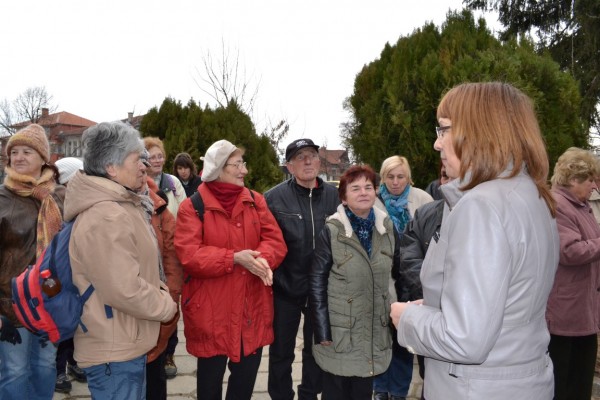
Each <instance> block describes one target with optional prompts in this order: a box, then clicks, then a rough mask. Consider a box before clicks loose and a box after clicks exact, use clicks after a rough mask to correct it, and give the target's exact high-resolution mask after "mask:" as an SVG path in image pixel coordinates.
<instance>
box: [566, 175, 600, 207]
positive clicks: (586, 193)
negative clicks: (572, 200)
mask: <svg viewBox="0 0 600 400" xmlns="http://www.w3.org/2000/svg"><path fill="white" fill-rule="evenodd" d="M569 183H570V184H571V186H569V187H568V188H567V189H568V190H569V192H571V194H573V196H575V197H576V198H577V199H578V200H579V201H581V202H582V203H585V202H586V201H588V200H589V199H590V196H591V195H592V192H593V191H594V190H595V189H598V185H597V184H596V180H595V179H594V177H589V178H587V179H584V180H583V181H581V182H579V180H577V179H575V178H573V179H571V180H570V181H569Z"/></svg>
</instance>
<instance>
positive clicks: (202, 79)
mask: <svg viewBox="0 0 600 400" xmlns="http://www.w3.org/2000/svg"><path fill="white" fill-rule="evenodd" d="M202 64H203V68H204V70H203V71H200V70H199V69H198V68H196V72H197V74H198V77H197V78H194V81H195V83H196V85H197V86H198V88H199V89H200V90H201V91H202V92H204V93H206V94H207V95H208V96H210V98H211V99H213V100H214V101H215V102H216V104H217V105H218V106H220V107H227V105H228V104H229V103H230V102H232V101H235V102H236V103H237V105H238V106H239V107H240V109H241V110H242V111H243V112H245V113H246V114H248V115H249V116H250V117H251V118H252V116H253V112H254V105H255V102H256V99H257V97H258V91H259V87H260V79H259V81H258V82H256V83H255V82H254V81H253V79H252V77H251V76H250V77H248V76H247V74H246V70H245V69H243V71H242V70H241V67H240V54H239V51H238V50H236V51H235V52H234V53H233V54H232V52H231V51H230V50H229V49H228V48H227V47H226V46H225V43H224V42H223V41H222V42H221V59H220V60H214V59H213V56H212V54H211V53H210V51H207V52H206V54H205V55H204V56H203V57H202Z"/></svg>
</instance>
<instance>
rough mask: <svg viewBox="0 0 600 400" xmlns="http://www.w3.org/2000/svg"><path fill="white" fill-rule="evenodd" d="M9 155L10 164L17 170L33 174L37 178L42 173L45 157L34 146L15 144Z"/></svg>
mask: <svg viewBox="0 0 600 400" xmlns="http://www.w3.org/2000/svg"><path fill="white" fill-rule="evenodd" d="M9 157H10V166H11V168H12V169H13V170H14V171H15V172H17V173H19V174H21V175H27V176H31V177H32V178H35V179H37V178H39V177H40V175H42V166H43V165H44V159H43V158H42V156H40V153H38V152H37V151H35V150H34V149H33V148H31V147H29V146H13V147H12V148H11V149H10V154H9Z"/></svg>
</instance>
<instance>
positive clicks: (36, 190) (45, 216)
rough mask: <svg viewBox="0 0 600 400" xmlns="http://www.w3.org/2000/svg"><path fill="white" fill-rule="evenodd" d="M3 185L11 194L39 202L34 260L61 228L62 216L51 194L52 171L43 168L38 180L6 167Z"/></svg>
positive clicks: (52, 184)
mask: <svg viewBox="0 0 600 400" xmlns="http://www.w3.org/2000/svg"><path fill="white" fill-rule="evenodd" d="M4 185H5V186H6V188H7V189H9V190H10V191H11V192H13V193H15V194H16V195H18V196H21V197H33V198H34V199H37V200H39V201H40V202H41V205H40V209H39V211H38V215H37V229H36V237H37V239H36V240H37V242H36V250H35V254H36V258H37V257H39V256H40V255H41V254H42V252H43V251H44V249H45V248H46V246H48V244H49V243H50V241H51V240H52V238H53V237H54V235H56V234H57V233H58V231H59V230H60V228H61V226H62V222H63V219H62V214H61V212H60V208H59V207H58V204H56V201H55V200H54V197H52V193H54V188H55V187H56V182H55V181H54V171H53V170H52V169H51V168H43V169H42V176H40V178H39V179H35V178H32V177H31V176H29V175H22V174H19V173H17V172H15V170H14V169H12V168H11V167H6V179H5V180H4Z"/></svg>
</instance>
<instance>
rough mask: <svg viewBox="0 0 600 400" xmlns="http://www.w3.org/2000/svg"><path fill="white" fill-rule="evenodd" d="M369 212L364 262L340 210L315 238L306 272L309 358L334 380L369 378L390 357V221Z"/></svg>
mask: <svg viewBox="0 0 600 400" xmlns="http://www.w3.org/2000/svg"><path fill="white" fill-rule="evenodd" d="M374 212H375V226H374V227H373V234H372V251H371V256H370V257H369V255H368V254H367V252H366V251H365V249H364V248H363V246H362V244H361V243H360V241H359V240H358V237H357V236H356V233H354V231H353V230H352V226H351V224H350V221H349V219H348V217H347V215H346V213H345V210H344V206H343V205H340V206H339V207H338V212H337V213H335V214H333V215H332V216H331V217H330V218H329V219H328V220H327V224H326V225H325V228H324V229H323V231H322V232H321V235H320V236H319V238H318V241H317V248H316V249H315V254H314V259H313V262H312V268H311V270H310V276H309V277H310V295H309V304H310V310H311V317H312V323H313V327H314V341H315V345H314V346H313V354H314V357H315V361H316V362H317V364H318V365H319V367H321V369H323V370H324V371H327V372H329V373H331V374H334V375H338V376H348V377H349V376H358V377H372V376H374V375H378V374H381V373H383V372H385V371H386V370H387V368H388V366H389V364H390V360H391V358H392V336H391V331H390V327H389V320H390V302H391V298H390V295H389V280H390V271H391V269H392V264H393V263H394V261H395V260H397V259H398V258H397V257H396V256H397V254H395V251H396V245H395V236H394V228H393V224H392V222H391V220H390V219H389V217H388V216H387V215H386V214H385V212H383V211H382V210H379V209H378V208H376V207H374ZM322 341H332V344H331V345H329V346H325V345H321V344H320V343H321V342H322Z"/></svg>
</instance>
